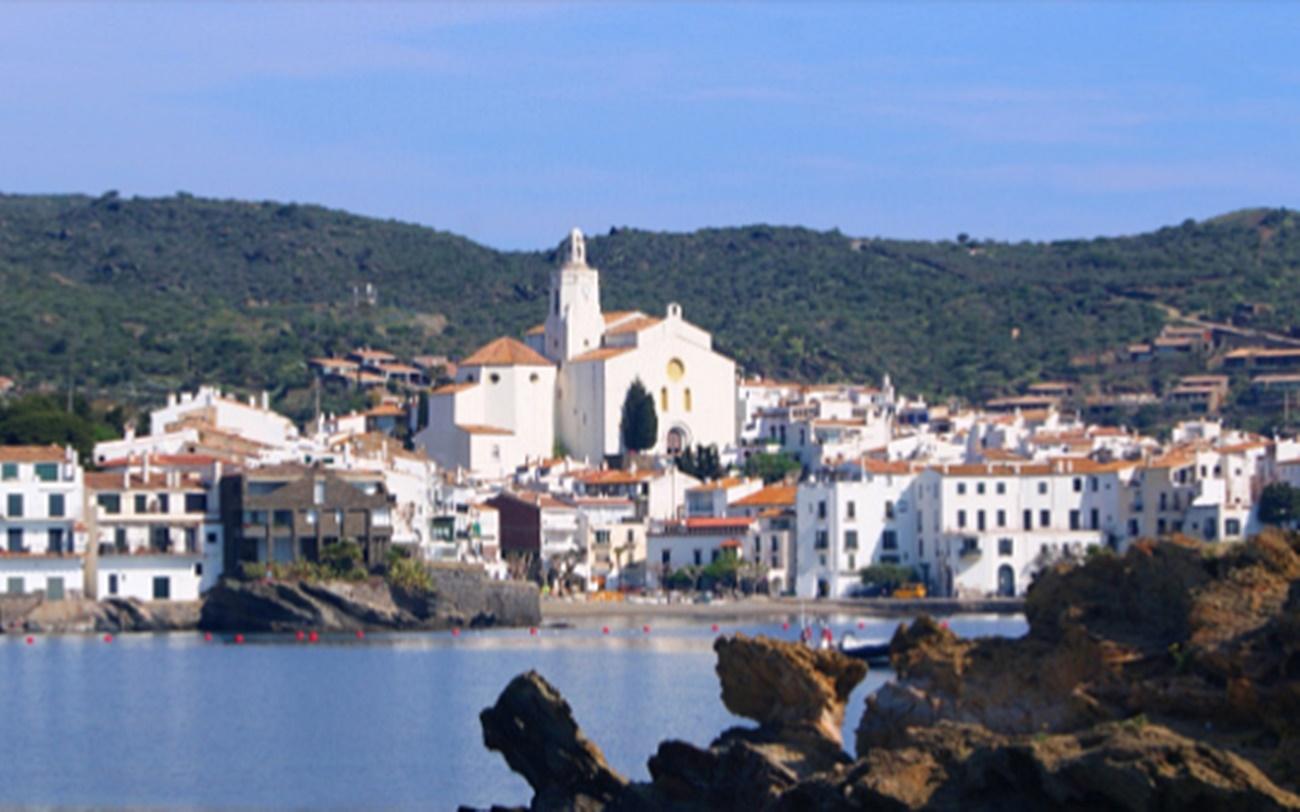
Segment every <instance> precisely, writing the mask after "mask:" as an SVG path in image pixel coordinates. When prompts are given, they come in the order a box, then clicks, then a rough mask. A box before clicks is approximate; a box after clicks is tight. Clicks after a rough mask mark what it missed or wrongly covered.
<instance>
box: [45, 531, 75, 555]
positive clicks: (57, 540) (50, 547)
mask: <svg viewBox="0 0 1300 812" xmlns="http://www.w3.org/2000/svg"><path fill="white" fill-rule="evenodd" d="M46 532H47V533H48V536H47V537H46V541H45V549H46V552H49V553H52V554H54V555H58V554H60V553H63V552H69V553H70V552H72V550H71V549H69V550H66V551H65V550H64V549H63V528H61V527H51V528H50V529H49V530H48V531H46ZM68 546H69V547H71V546H72V545H68Z"/></svg>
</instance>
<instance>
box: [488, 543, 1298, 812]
mask: <svg viewBox="0 0 1300 812" xmlns="http://www.w3.org/2000/svg"><path fill="white" fill-rule="evenodd" d="M1026 614H1027V617H1028V619H1029V623H1030V631H1029V634H1028V635H1026V636H1025V637H1024V638H1022V639H1019V640H1006V639H989V640H977V641H973V640H962V639H959V638H958V637H957V636H956V635H954V634H953V633H952V632H951V631H950V630H949V629H947V628H946V627H944V626H943V625H941V624H938V623H936V622H934V621H933V620H930V619H928V618H921V619H919V620H917V621H915V622H914V623H913V624H911V625H910V626H906V627H901V628H900V629H899V631H898V632H897V633H896V634H895V637H894V639H893V641H892V643H891V661H892V663H893V666H894V669H895V671H896V675H897V678H896V679H895V680H894V681H892V682H890V683H888V684H886V686H885V687H884V688H882V689H881V690H880V691H879V692H878V693H877V694H876V696H874V697H872V698H870V699H869V701H868V707H867V710H866V712H865V713H864V715H863V718H862V720H861V722H860V723H859V725H858V728H857V733H856V737H855V739H856V741H855V747H856V751H857V758H856V760H853V759H851V758H850V757H849V756H848V755H847V754H845V753H844V751H843V749H842V747H841V742H840V736H839V729H840V723H841V722H842V720H843V713H844V707H845V703H846V702H847V700H848V697H849V695H850V693H851V692H852V689H853V687H854V686H855V685H856V684H857V683H858V682H859V681H860V680H861V679H862V677H863V676H864V675H865V667H863V666H862V665H861V664H860V663H857V662H854V661H848V660H846V659H845V658H842V657H840V656H839V655H838V654H834V653H830V652H826V653H822V652H812V651H808V650H806V649H803V648H801V647H799V646H796V645H793V644H789V643H783V642H778V641H772V640H765V639H762V638H759V639H749V638H746V637H743V636H740V635H737V636H736V637H732V638H724V639H720V640H719V641H718V642H717V643H716V644H715V647H714V648H715V650H716V651H717V653H718V667H717V671H718V676H719V678H720V680H721V683H722V699H723V702H724V704H726V706H727V708H728V709H729V710H731V711H732V712H733V713H736V714H738V715H741V716H745V717H748V718H750V719H753V720H755V721H756V722H758V727H756V728H734V729H732V730H728V731H726V732H724V733H723V734H722V735H721V736H719V737H718V739H717V740H715V741H714V742H713V743H712V744H710V746H709V747H708V748H700V747H696V746H694V745H691V744H688V743H685V742H679V741H667V742H664V743H663V744H661V745H660V746H659V749H658V751H657V752H656V753H655V754H654V755H653V756H652V757H651V758H650V761H649V768H650V774H651V777H652V781H651V782H650V783H648V784H635V783H632V784H628V783H625V782H624V783H619V782H621V781H622V779H621V778H617V776H616V775H614V774H613V773H612V771H609V776H612V777H609V776H606V777H603V778H601V779H600V780H599V781H598V785H599V786H600V787H602V788H603V789H602V791H600V792H595V791H591V790H590V789H588V787H589V786H590V785H589V784H588V783H587V779H586V778H583V779H582V780H581V781H575V780H573V779H572V776H573V774H574V771H573V770H572V769H569V768H567V767H564V768H557V767H553V766H552V765H551V764H550V762H549V761H547V760H546V759H545V758H543V757H542V755H539V754H534V755H532V756H529V755H528V754H526V753H524V752H520V750H521V749H527V748H532V747H543V748H547V749H549V750H553V751H555V752H558V753H568V752H579V753H584V752H591V751H594V753H595V754H596V755H599V750H596V749H595V747H594V745H591V744H590V742H587V741H586V739H585V737H583V736H582V734H581V731H579V730H578V729H577V727H576V724H575V723H574V722H573V719H572V715H571V713H569V711H568V706H567V704H563V700H562V699H560V698H559V697H558V695H555V696H552V695H548V697H547V702H548V703H550V704H552V705H557V706H562V708H563V713H562V714H559V715H558V717H559V720H558V721H556V720H554V719H552V718H551V716H550V715H547V714H536V713H535V714H531V715H530V714H520V713H515V714H512V715H510V716H508V717H507V718H508V719H509V722H510V724H509V725H506V724H504V723H503V722H502V721H501V720H497V721H496V723H495V733H494V734H493V736H494V741H496V742H497V743H498V749H502V744H503V743H504V742H506V739H507V737H506V735H505V734H506V732H510V731H512V732H513V736H514V742H513V743H506V744H505V745H504V746H505V747H507V748H513V750H514V752H513V753H512V754H510V755H507V760H508V761H509V762H510V764H511V766H512V767H515V768H516V769H518V770H520V771H521V772H524V770H525V769H527V772H524V774H525V775H526V777H528V780H529V783H530V784H532V785H533V787H534V789H535V791H537V792H538V795H537V796H536V797H535V799H534V802H533V803H534V808H547V809H559V808H566V809H574V808H581V809H589V810H595V809H605V810H639V809H646V808H655V809H657V808H675V809H701V810H702V809H724V810H725V809H734V810H742V809H743V810H747V812H752V810H760V809H779V810H807V809H812V810H853V809H953V810H958V809H960V810H993V809H1007V808H1010V809H1038V808H1069V809H1126V810H1129V809H1131V810H1156V809H1171V810H1172V809H1204V810H1235V809H1270V810H1271V809H1291V810H1300V797H1297V796H1296V795H1295V794H1294V793H1295V790H1296V788H1297V782H1298V781H1300V536H1297V535H1283V534H1280V533H1266V534H1264V535H1262V536H1261V537H1259V538H1257V539H1254V540H1252V541H1251V542H1249V543H1247V544H1242V545H1232V546H1226V545H1221V546H1217V547H1214V546H1206V545H1200V544H1192V543H1187V542H1174V543H1166V544H1145V543H1144V544H1139V545H1135V547H1134V548H1133V549H1132V550H1131V551H1130V552H1129V553H1128V554H1126V555H1125V556H1123V557H1119V556H1109V555H1103V556H1101V557H1098V558H1095V559H1093V560H1090V561H1089V562H1088V563H1087V564H1085V565H1083V566H1080V567H1076V568H1073V569H1065V568H1061V569H1058V570H1055V571H1052V572H1050V573H1048V574H1046V575H1045V576H1043V577H1042V578H1041V579H1040V580H1039V581H1038V582H1037V583H1036V584H1035V585H1034V587H1033V588H1032V589H1031V591H1030V594H1029V597H1028V600H1027V607H1026ZM533 676H534V677H535V675H533ZM536 679H537V680H540V678H539V677H537V678H536ZM516 682H518V680H516ZM543 684H544V683H543ZM513 687H514V683H512V688H513ZM548 687H549V686H548ZM508 690H509V689H508ZM504 698H505V697H504V696H503V700H504ZM499 704H500V703H499ZM485 717H486V712H485ZM511 725H513V727H511ZM533 725H540V726H543V727H544V728H546V730H545V731H538V730H530V729H529V728H530V727H531V726H533ZM484 726H485V735H486V731H487V720H486V718H485V722H484ZM588 748H589V750H588ZM540 752H541V753H543V754H544V753H545V752H546V750H545V749H544V750H542V751H540ZM582 763H585V764H593V765H596V766H591V767H590V768H589V769H586V770H585V771H580V773H581V775H584V776H586V775H589V774H590V775H598V776H605V773H603V772H601V769H598V767H600V768H603V769H604V770H608V767H607V766H605V765H604V760H603V758H601V759H598V761H597V760H592V759H590V758H588V760H587V761H582ZM517 764H518V765H523V767H521V766H517ZM557 769H558V770H559V772H558V773H557V774H558V776H559V777H558V778H556V777H555V776H553V775H550V773H551V771H552V770H557ZM565 770H567V772H566V771H565ZM566 776H567V777H566ZM615 779H617V780H615ZM572 787H579V788H582V791H581V793H580V794H579V795H569V794H568V793H569V792H570V788H572ZM539 788H544V789H545V793H543V792H542V789H539Z"/></svg>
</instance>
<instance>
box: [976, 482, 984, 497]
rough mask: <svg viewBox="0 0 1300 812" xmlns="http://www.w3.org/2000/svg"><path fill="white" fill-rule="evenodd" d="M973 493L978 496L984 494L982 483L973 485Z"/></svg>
mask: <svg viewBox="0 0 1300 812" xmlns="http://www.w3.org/2000/svg"><path fill="white" fill-rule="evenodd" d="M975 493H978V494H980V495H983V493H984V483H983V482H978V483H976V484H975Z"/></svg>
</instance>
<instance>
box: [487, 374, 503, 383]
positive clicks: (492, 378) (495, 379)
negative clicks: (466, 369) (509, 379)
mask: <svg viewBox="0 0 1300 812" xmlns="http://www.w3.org/2000/svg"><path fill="white" fill-rule="evenodd" d="M488 383H501V376H500V375H499V374H497V373H495V372H492V373H489V374H488Z"/></svg>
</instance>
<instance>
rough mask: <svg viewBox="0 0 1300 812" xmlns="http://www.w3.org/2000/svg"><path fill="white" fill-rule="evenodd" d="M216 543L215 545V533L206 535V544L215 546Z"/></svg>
mask: <svg viewBox="0 0 1300 812" xmlns="http://www.w3.org/2000/svg"><path fill="white" fill-rule="evenodd" d="M216 543H217V534H216V533H209V534H208V544H216Z"/></svg>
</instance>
